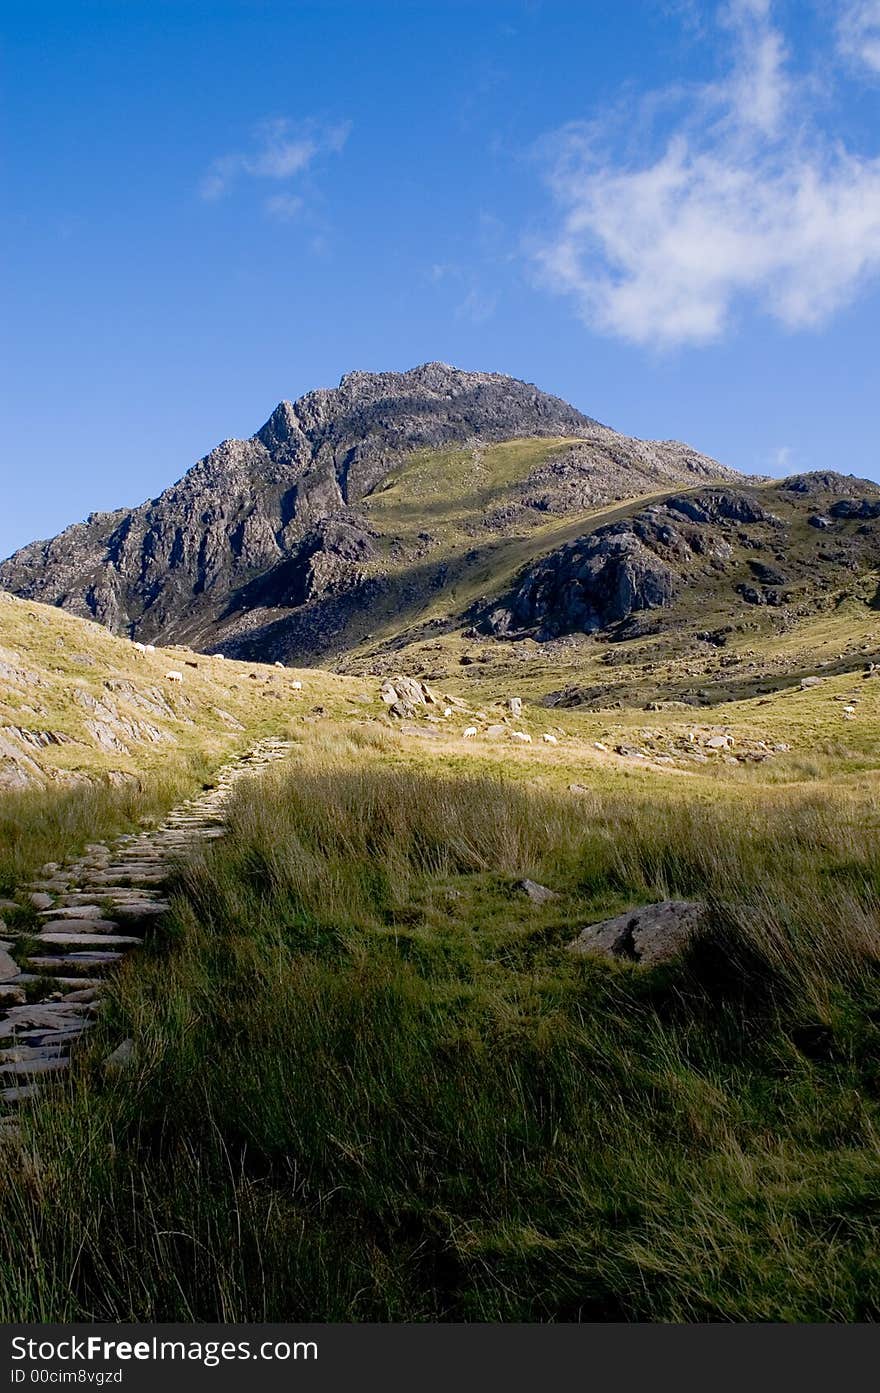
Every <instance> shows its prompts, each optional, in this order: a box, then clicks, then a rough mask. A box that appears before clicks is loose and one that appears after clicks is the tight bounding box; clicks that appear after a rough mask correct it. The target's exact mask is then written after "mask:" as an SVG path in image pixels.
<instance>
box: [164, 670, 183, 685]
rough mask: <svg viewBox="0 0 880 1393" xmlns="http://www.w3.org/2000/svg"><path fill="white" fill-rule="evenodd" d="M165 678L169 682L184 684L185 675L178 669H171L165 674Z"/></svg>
mask: <svg viewBox="0 0 880 1393" xmlns="http://www.w3.org/2000/svg"><path fill="white" fill-rule="evenodd" d="M165 678H166V681H168V682H182V681H183V673H182V672H178V671H177V670H176V668H169V670H168V671H167V672H166V674H165Z"/></svg>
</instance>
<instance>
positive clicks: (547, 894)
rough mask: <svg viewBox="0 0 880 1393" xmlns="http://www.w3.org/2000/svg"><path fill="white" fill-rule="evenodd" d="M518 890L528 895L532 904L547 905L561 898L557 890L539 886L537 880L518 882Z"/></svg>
mask: <svg viewBox="0 0 880 1393" xmlns="http://www.w3.org/2000/svg"><path fill="white" fill-rule="evenodd" d="M516 888H517V890H520V891H522V893H523V894H524V895H528V897H529V899H530V900H531V902H532V904H537V905H542V904H546V903H547V901H548V900H556V899H558V898H559V896H558V895H557V893H556V891H555V890H550V889H549V888H548V887H547V886H546V885H539V884H538V882H537V881H536V880H520V881H518V882H517V886H516Z"/></svg>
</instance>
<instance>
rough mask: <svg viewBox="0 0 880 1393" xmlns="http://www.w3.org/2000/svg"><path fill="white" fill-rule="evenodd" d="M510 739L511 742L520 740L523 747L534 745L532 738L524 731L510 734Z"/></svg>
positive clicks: (513, 731) (514, 731)
mask: <svg viewBox="0 0 880 1393" xmlns="http://www.w3.org/2000/svg"><path fill="white" fill-rule="evenodd" d="M510 738H511V740H518V741H519V742H520V744H521V745H531V743H532V737H531V736H530V735H528V734H527V733H526V732H525V731H524V730H512V731H511V732H510Z"/></svg>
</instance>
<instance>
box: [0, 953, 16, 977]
mask: <svg viewBox="0 0 880 1393" xmlns="http://www.w3.org/2000/svg"><path fill="white" fill-rule="evenodd" d="M20 974H21V968H20V967H19V965H18V963H17V962H14V961H13V959H12V958H11V957H10V956H9V954H8V953H7V952H6V950H5V948H0V982H12V981H14V979H15V978H16V977H18V976H20Z"/></svg>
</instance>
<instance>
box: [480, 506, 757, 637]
mask: <svg viewBox="0 0 880 1393" xmlns="http://www.w3.org/2000/svg"><path fill="white" fill-rule="evenodd" d="M771 521H772V518H771V516H770V514H768V513H767V512H766V510H765V509H764V508H762V507H761V505H760V504H759V503H757V502H756V501H755V500H754V499H752V498H751V497H749V496H748V495H747V494H745V493H740V492H738V491H737V490H734V489H712V490H706V491H705V492H703V493H698V494H694V495H681V496H677V497H673V498H669V499H667V500H666V502H665V503H664V504H662V505H660V504H656V505H653V506H650V507H648V508H646V509H644V510H643V511H641V512H639V513H636V514H635V515H634V516H633V517H630V518H624V519H622V520H621V521H620V522H615V523H610V524H608V525H607V526H605V527H600V528H598V529H597V530H596V531H595V532H591V533H590V534H589V535H587V536H585V537H579V538H578V539H577V540H576V541H574V542H569V543H567V544H566V545H565V546H563V547H560V548H559V549H558V550H557V551H554V552H551V553H550V555H549V556H546V557H543V558H542V559H541V560H540V561H538V562H536V563H535V564H534V565H533V566H531V567H529V568H528V569H527V570H526V571H525V573H524V575H523V576H522V577H521V578H520V582H519V585H518V587H517V589H516V590H515V592H514V594H513V595H512V596H511V597H509V599H508V600H507V602H506V603H505V604H504V605H501V606H498V607H496V608H495V609H494V610H493V611H492V612H491V613H490V614H489V615H488V617H487V619H486V621H485V627H486V629H487V630H488V632H490V633H492V634H494V635H495V636H496V637H500V636H504V635H507V634H515V633H521V632H524V631H525V632H532V633H534V635H535V637H536V638H538V639H539V640H546V639H550V638H555V637H557V636H558V635H560V634H568V633H573V632H580V633H588V634H589V633H594V632H595V631H596V630H598V629H605V628H608V626H609V625H613V624H619V623H620V622H621V621H623V620H626V619H629V618H630V616H631V615H633V614H636V613H638V612H639V611H640V610H651V609H662V608H664V607H666V606H668V605H670V604H671V603H672V601H673V599H674V598H675V595H676V592H677V589H678V587H679V583H680V580H681V578H682V575H683V574H684V573H687V572H688V571H689V570H693V569H694V567H699V566H700V565H705V564H708V565H710V566H718V565H721V566H723V565H724V564H725V563H726V562H727V561H728V560H729V558H730V556H731V546H730V542H729V541H728V540H727V538H726V537H725V535H724V533H725V528H724V524H725V523H730V524H742V523H756V522H771ZM780 580H781V578H780Z"/></svg>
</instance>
